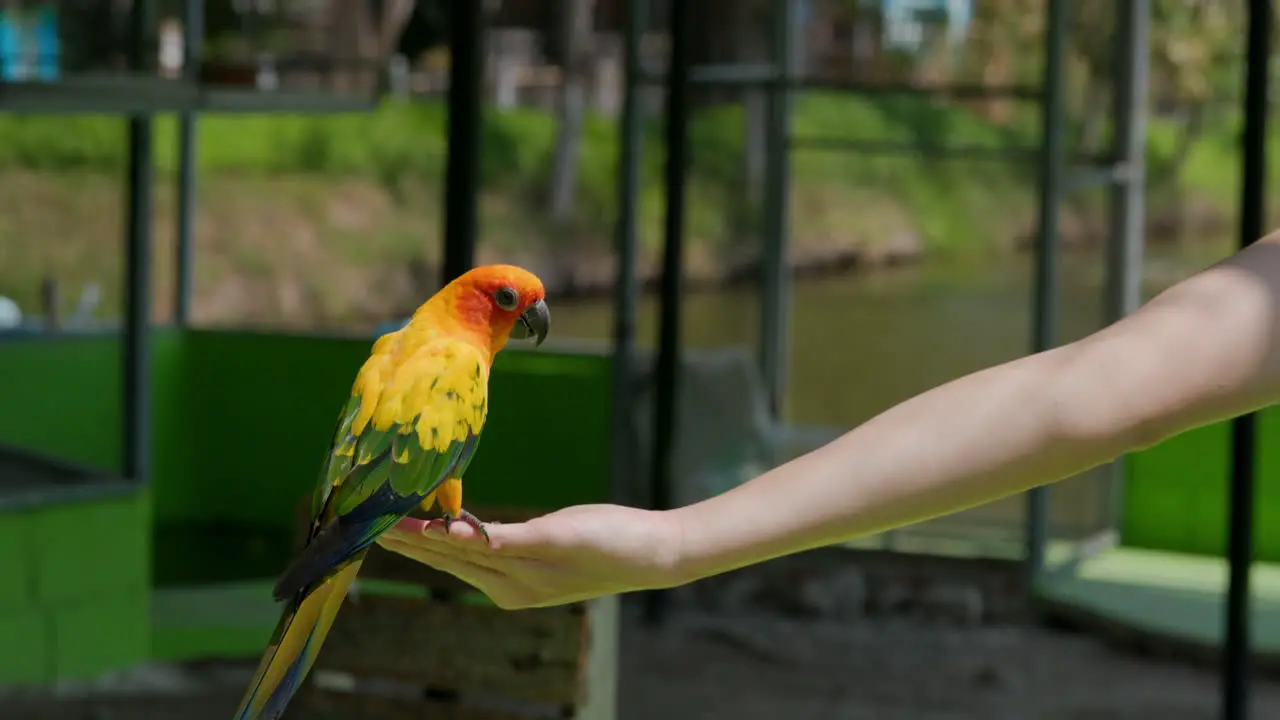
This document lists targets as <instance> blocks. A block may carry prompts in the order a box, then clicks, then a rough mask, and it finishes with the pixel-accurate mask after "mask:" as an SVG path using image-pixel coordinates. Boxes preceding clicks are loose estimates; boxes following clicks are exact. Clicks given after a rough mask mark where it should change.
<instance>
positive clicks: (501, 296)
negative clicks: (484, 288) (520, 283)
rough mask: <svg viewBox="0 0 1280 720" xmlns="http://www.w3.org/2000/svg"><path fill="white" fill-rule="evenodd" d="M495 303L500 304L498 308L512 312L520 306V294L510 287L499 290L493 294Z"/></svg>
mask: <svg viewBox="0 0 1280 720" xmlns="http://www.w3.org/2000/svg"><path fill="white" fill-rule="evenodd" d="M493 301H494V302H496V303H498V307H500V308H502V309H503V310H506V311H508V312H510V311H512V310H515V309H516V306H517V305H519V304H520V294H519V293H517V292H516V291H515V290H513V289H511V288H509V287H504V288H498V291H497V292H495V293H494V294H493Z"/></svg>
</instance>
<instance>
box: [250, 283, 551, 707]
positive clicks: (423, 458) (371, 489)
mask: <svg viewBox="0 0 1280 720" xmlns="http://www.w3.org/2000/svg"><path fill="white" fill-rule="evenodd" d="M550 321H551V317H550V312H549V310H548V308H547V303H546V293H545V289H544V288H543V284H542V281H541V280H539V279H538V277H537V276H536V275H534V274H533V273H531V272H529V271H527V270H525V269H523V268H520V267H517V266H514V265H483V266H480V267H476V268H474V269H471V270H469V271H467V272H465V273H463V274H462V275H459V276H458V277H457V278H456V279H454V280H452V281H451V282H449V283H448V284H447V285H445V286H444V287H443V288H441V289H440V290H439V291H438V292H436V294H434V295H432V296H431V297H430V298H428V299H427V301H426V302H424V303H423V304H422V305H421V306H420V307H419V308H418V309H417V310H416V311H415V312H414V313H413V315H412V317H411V318H410V320H409V322H408V323H407V324H406V325H405V326H404V327H402V328H401V329H399V330H396V331H394V332H390V333H387V334H385V335H382V336H381V337H379V338H378V339H377V340H376V341H375V342H374V344H373V348H372V350H371V352H370V354H369V357H368V358H367V359H366V360H365V362H364V364H363V365H362V366H361V367H360V369H359V371H358V372H357V373H356V377H355V381H354V382H353V384H352V387H351V394H350V396H349V397H348V398H347V400H346V402H345V404H344V405H343V407H342V410H341V413H340V415H339V418H338V422H337V427H336V429H335V431H334V434H333V438H332V440H331V441H330V444H329V450H328V452H327V455H326V457H325V460H324V462H323V463H322V466H321V470H320V476H319V478H318V480H317V482H316V487H315V489H314V492H313V494H312V512H311V523H310V525H309V527H308V530H307V540H306V544H305V545H304V547H303V548H302V550H301V551H299V553H298V554H297V555H296V557H295V558H294V559H293V560H292V561H291V562H290V563H289V565H288V566H287V567H286V568H285V570H284V571H283V572H282V573H281V575H280V576H279V578H278V580H277V582H276V585H275V588H274V590H273V595H274V597H275V600H276V601H277V602H283V603H284V611H283V614H282V615H281V617H280V620H279V622H278V624H277V625H276V628H275V631H274V632H273V633H272V635H271V640H270V641H269V643H268V645H267V649H266V652H265V653H264V655H263V657H262V659H261V661H260V662H259V664H258V667H257V670H256V672H255V673H254V676H253V679H252V680H251V681H250V683H249V687H248V689H247V690H246V692H245V695H244V697H243V699H242V700H241V701H240V706H239V709H238V710H237V711H236V715H235V719H236V720H260V719H267V718H279V717H280V716H281V715H282V714H283V713H284V710H285V707H286V706H287V705H288V703H289V701H290V699H291V698H292V697H293V695H294V693H295V692H297V690H298V688H299V687H300V686H301V685H302V682H303V679H304V678H305V677H306V675H307V673H308V672H309V671H310V669H311V666H312V664H314V662H315V659H316V656H317V655H318V654H319V652H320V646H321V644H322V643H323V642H324V639H325V636H326V635H327V634H328V632H329V630H330V628H331V627H332V625H333V621H334V618H335V617H336V616H337V613H338V608H339V607H340V606H341V605H342V601H343V599H344V598H345V597H346V595H347V592H348V590H349V589H351V588H352V582H353V580H354V579H355V577H356V573H357V572H359V569H360V565H361V563H362V562H363V561H364V558H365V554H366V553H367V552H368V551H369V547H370V545H372V544H373V543H374V541H375V540H377V538H378V536H379V535H381V534H382V533H383V532H385V531H386V530H388V529H390V528H391V527H392V526H394V525H395V524H396V523H397V522H399V521H400V520H401V519H402V518H404V517H405V516H406V515H408V514H409V513H410V512H411V511H413V510H414V508H416V507H422V508H424V509H426V510H428V511H430V510H432V508H433V506H438V507H439V509H440V510H441V512H442V513H443V515H444V522H445V527H446V529H447V528H448V527H449V526H450V524H451V523H453V522H459V521H461V522H465V523H466V524H468V525H471V526H472V527H474V528H475V529H476V531H477V532H478V533H479V534H480V535H481V536H482V537H483V538H484V540H485V541H486V542H488V540H489V534H488V532H487V531H486V530H485V527H484V523H482V522H481V521H480V520H479V519H478V518H477V517H476V516H475V515H473V514H471V513H470V512H468V511H466V510H465V509H463V507H462V477H463V474H464V473H465V472H466V469H467V466H468V464H469V463H470V462H471V459H472V457H474V456H475V452H476V446H477V444H478V443H479V441H480V431H481V429H482V428H483V426H484V421H485V417H486V415H487V413H488V409H489V396H488V386H489V369H490V367H491V366H492V364H493V360H494V357H495V356H496V355H497V353H498V351H500V350H501V349H502V348H503V347H504V346H505V345H506V343H507V340H508V338H516V339H519V340H529V339H532V340H533V341H534V345H535V347H536V346H537V345H541V344H542V342H543V340H545V339H546V336H547V331H548V330H549V328H550Z"/></svg>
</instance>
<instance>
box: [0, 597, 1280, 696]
mask: <svg viewBox="0 0 1280 720" xmlns="http://www.w3.org/2000/svg"><path fill="white" fill-rule="evenodd" d="M623 643H624V650H623V660H622V665H621V677H622V680H621V688H620V695H621V697H620V702H619V705H620V710H621V713H620V719H621V720H655V719H663V720H668V719H669V720H727V719H730V718H734V719H737V720H755V719H757V718H758V719H759V720H765V719H766V718H768V719H769V720H778V719H780V718H789V719H794V720H807V719H808V718H814V719H815V720H816V719H818V718H823V719H826V718H841V719H850V718H852V719H858V718H867V719H868V720H898V719H901V720H1147V719H1150V720H1157V719H1158V720H1199V719H1201V718H1203V719H1205V720H1209V719H1211V718H1217V717H1219V712H1218V709H1217V708H1218V698H1217V677H1216V674H1215V672H1214V671H1213V670H1212V669H1206V668H1198V667H1192V666H1188V665H1186V664H1182V663H1178V662H1173V661H1166V662H1161V661H1157V660H1153V659H1150V658H1141V657H1136V656H1133V655H1130V654H1126V653H1123V652H1120V651H1117V650H1112V649H1110V648H1109V647H1107V646H1106V645H1104V644H1103V643H1102V642H1101V641H1099V640H1097V639H1096V638H1093V637H1090V636H1088V635H1082V634H1068V633H1062V632H1055V631H1051V630H1045V629H1039V628H1028V627H1014V626H1004V627H992V626H972V627H956V626H944V625H939V624H937V623H934V624H926V623H923V622H922V621H920V620H913V619H906V618H901V619H892V618H877V619H874V620H872V619H870V618H867V619H864V620H854V621H840V622H834V621H801V620H783V619H774V618H767V617H750V618H737V619H731V620H728V619H711V618H708V617H705V616H693V615H689V614H685V615H683V616H682V617H680V618H678V619H677V620H676V621H675V622H673V624H672V625H671V627H669V628H666V629H664V630H662V631H658V632H651V631H646V630H644V629H642V628H641V627H640V626H639V624H638V623H637V622H635V621H634V620H631V619H628V621H627V623H626V624H625V631H624V636H623ZM248 672H249V669H248V668H247V667H244V666H234V667H228V666H221V665H220V666H214V667H209V666H205V667H202V668H201V669H199V670H198V671H197V670H177V669H173V668H149V669H147V670H145V671H137V672H133V673H129V674H126V675H124V676H121V677H117V678H114V679H111V680H109V681H105V680H104V681H103V682H102V683H100V684H109V685H112V686H114V687H115V688H116V690H115V692H116V693H125V694H124V695H123V696H121V695H119V694H117V695H116V697H117V698H118V699H116V700H113V701H110V702H105V701H104V700H103V699H102V696H100V695H98V696H84V695H81V696H80V697H78V698H75V697H74V696H75V695H78V694H80V693H81V692H84V691H85V690H86V689H85V688H80V689H79V690H76V689H74V688H73V689H69V690H64V695H65V696H67V697H65V699H63V700H54V699H52V698H48V697H31V696H25V697H23V696H13V695H10V696H8V697H0V718H4V719H5V720H9V719H10V718H12V719H13V720H19V719H21V720H150V719H151V718H165V719H166V720H167V719H168V718H180V719H181V720H205V719H206V718H208V719H209V720H225V719H226V718H227V717H229V716H230V714H231V712H232V709H233V707H234V704H235V701H236V699H237V695H238V693H239V691H240V690H241V689H242V687H243V683H244V681H245V680H247V675H248ZM142 687H146V688H149V689H150V692H149V693H148V694H147V695H146V696H141V695H139V694H138V693H139V688H142ZM129 696H131V698H130V699H126V698H129ZM1253 717H1256V718H1274V717H1280V682H1277V681H1276V680H1275V679H1268V678H1259V679H1258V680H1257V681H1256V682H1255V684H1254V696H1253Z"/></svg>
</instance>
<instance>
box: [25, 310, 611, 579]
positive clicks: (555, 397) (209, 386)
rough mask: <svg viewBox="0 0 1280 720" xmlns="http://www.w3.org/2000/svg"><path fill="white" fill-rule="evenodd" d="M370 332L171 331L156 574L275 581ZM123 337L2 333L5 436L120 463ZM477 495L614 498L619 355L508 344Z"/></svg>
mask: <svg viewBox="0 0 1280 720" xmlns="http://www.w3.org/2000/svg"><path fill="white" fill-rule="evenodd" d="M370 345H371V340H370V339H368V338H358V339H353V338H331V337H310V336H299V335H273V334H265V333H252V332H218V331H187V332H179V331H176V330H167V331H159V332H157V334H156V342H155V350H154V359H153V362H154V365H153V370H154V372H153V378H152V390H153V403H152V409H153V413H154V420H155V428H154V431H155V442H154V443H153V458H152V462H153V469H154V483H153V485H152V487H151V489H150V499H151V501H152V508H151V510H152V513H153V515H154V522H155V532H156V538H155V542H154V551H153V561H154V576H155V579H156V581H157V582H158V583H160V584H164V585H169V584H185V583H193V582H207V581H221V580H229V579H238V578H246V577H262V576H271V575H274V574H275V573H276V572H278V571H279V568H280V566H281V565H282V563H283V562H284V561H285V559H286V558H285V555H286V554H287V553H288V550H289V547H288V545H289V534H290V532H291V531H292V523H293V522H294V514H293V513H294V509H295V507H296V503H297V502H298V500H299V499H300V498H301V497H302V496H303V495H305V494H306V493H308V492H309V491H310V489H311V486H312V483H313V482H314V480H315V477H316V473H317V471H318V469H319V464H320V462H321V460H322V455H323V453H324V451H325V449H326V447H327V445H328V441H329V435H330V433H331V432H332V431H333V424H334V422H335V420H336V418H337V412H338V409H339V407H340V406H341V404H342V401H343V399H344V397H345V395H346V393H347V392H348V390H349V389H350V385H351V381H352V379H353V377H354V375H355V372H356V370H357V369H358V368H359V366H360V363H361V362H362V361H363V359H364V358H365V357H366V355H367V353H368V351H369V347H370ZM120 362H121V355H120V345H119V342H118V340H117V339H115V338H113V337H109V336H95V337H69V338H61V339H55V340H39V339H35V340H11V341H4V342H3V343H0V377H15V378H21V379H22V381H21V382H19V383H15V384H14V387H13V389H12V390H10V391H9V395H8V397H7V402H6V403H5V404H4V405H3V406H0V442H8V443H12V444H15V445H20V446H24V447H29V448H32V449H36V450H40V451H42V452H47V453H49V454H51V455H55V456H58V457H62V458H67V459H72V460H76V461H78V462H82V463H85V464H87V465H91V466H93V467H97V468H102V469H108V470H116V469H118V466H119V459H120V454H119V439H120V397H121V386H120ZM490 392H491V393H492V401H491V404H490V414H489V419H488V422H487V425H486V429H485V437H484V441H483V443H482V445H481V450H480V453H479V455H478V457H477V459H476V460H475V462H474V463H473V464H472V466H471V469H470V471H469V472H468V482H467V498H468V500H467V502H468V504H469V505H478V506H482V505H494V504H502V505H524V506H539V507H562V506H564V505H569V504H573V503H578V502H595V501H600V500H603V499H604V498H605V493H606V488H607V482H608V471H609V466H608V458H609V456H608V446H609V437H608V426H609V423H608V418H609V402H608V397H609V360H608V358H606V357H602V356H596V355H578V354H561V353H555V352H550V351H542V350H540V351H536V352H534V351H527V350H521V349H518V348H513V349H510V350H507V351H505V352H503V353H502V354H500V355H499V357H498V360H497V363H496V365H495V368H494V373H493V377H492V380H491V383H490Z"/></svg>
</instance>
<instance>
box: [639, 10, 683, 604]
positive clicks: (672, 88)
mask: <svg viewBox="0 0 1280 720" xmlns="http://www.w3.org/2000/svg"><path fill="white" fill-rule="evenodd" d="M670 8H671V10H670V13H671V14H670V17H671V21H670V34H671V59H670V62H669V67H668V69H667V108H666V110H667V127H666V142H667V166H666V200H667V210H666V218H665V223H664V228H663V230H664V235H665V241H664V243H663V248H662V290H661V298H660V305H661V308H660V318H661V319H660V328H659V332H658V361H657V368H656V371H655V380H654V384H655V390H654V397H655V401H654V404H655V410H654V428H653V455H652V457H653V487H652V492H653V497H652V504H651V506H652V507H653V508H654V509H657V510H665V509H667V508H669V507H671V480H672V478H671V472H672V459H673V458H672V453H673V451H674V450H675V438H676V433H677V431H678V428H677V427H676V424H677V409H678V403H677V398H678V395H679V390H680V388H679V382H678V379H679V371H680V287H681V280H682V276H683V274H684V211H685V202H684V201H685V169H686V167H687V166H688V164H689V163H688V153H689V148H688V128H687V125H688V122H689V55H690V53H689V50H690V47H689V46H690V30H691V27H690V26H691V24H692V23H691V22H690V21H691V17H690V16H691V15H692V2H691V0H671V5H670ZM645 599H646V603H645V619H646V620H647V621H648V622H649V623H651V624H659V623H661V622H663V621H664V620H665V619H666V616H667V609H668V597H667V595H666V593H665V592H650V593H648V594H647V596H646V598H645Z"/></svg>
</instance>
